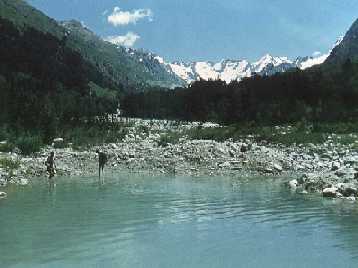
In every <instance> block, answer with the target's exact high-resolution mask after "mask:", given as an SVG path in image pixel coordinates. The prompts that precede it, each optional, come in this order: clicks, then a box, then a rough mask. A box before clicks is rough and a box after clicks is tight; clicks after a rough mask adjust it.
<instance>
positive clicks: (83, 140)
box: [61, 123, 128, 149]
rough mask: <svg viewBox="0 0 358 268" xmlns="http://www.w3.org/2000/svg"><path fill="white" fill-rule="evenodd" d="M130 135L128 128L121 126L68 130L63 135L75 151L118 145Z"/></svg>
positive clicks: (97, 126) (84, 127)
mask: <svg viewBox="0 0 358 268" xmlns="http://www.w3.org/2000/svg"><path fill="white" fill-rule="evenodd" d="M127 134H128V130H127V128H126V127H125V126H124V125H122V124H120V123H117V124H113V125H103V126H99V125H92V126H80V127H76V128H73V129H67V130H65V131H64V132H63V134H62V135H61V136H62V137H63V138H64V139H65V141H66V142H69V143H72V147H73V148H75V149H82V148H87V147H90V146H93V145H99V144H103V143H116V142H120V141H122V140H123V139H124V137H125V136H126V135H127Z"/></svg>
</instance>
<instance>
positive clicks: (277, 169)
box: [273, 164, 283, 172]
mask: <svg viewBox="0 0 358 268" xmlns="http://www.w3.org/2000/svg"><path fill="white" fill-rule="evenodd" d="M273 168H274V169H275V170H276V171H278V172H282V170H283V169H282V167H281V166H280V165H279V164H274V165H273Z"/></svg>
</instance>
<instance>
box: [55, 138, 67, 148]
mask: <svg viewBox="0 0 358 268" xmlns="http://www.w3.org/2000/svg"><path fill="white" fill-rule="evenodd" d="M53 146H54V147H55V148H63V147H65V141H64V139H63V138H55V139H53Z"/></svg>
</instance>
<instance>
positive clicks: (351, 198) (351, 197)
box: [346, 196, 356, 201]
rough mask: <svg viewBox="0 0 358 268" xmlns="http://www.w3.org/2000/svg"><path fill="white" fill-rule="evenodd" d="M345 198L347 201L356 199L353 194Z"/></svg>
mask: <svg viewBox="0 0 358 268" xmlns="http://www.w3.org/2000/svg"><path fill="white" fill-rule="evenodd" d="M346 200H348V201H356V198H355V197H354V196H349V197H346Z"/></svg>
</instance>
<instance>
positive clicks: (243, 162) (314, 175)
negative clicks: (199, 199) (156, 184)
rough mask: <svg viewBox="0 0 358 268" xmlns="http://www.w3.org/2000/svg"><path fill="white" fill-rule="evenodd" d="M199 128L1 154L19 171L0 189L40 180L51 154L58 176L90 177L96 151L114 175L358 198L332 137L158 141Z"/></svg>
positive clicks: (147, 129)
mask: <svg viewBox="0 0 358 268" xmlns="http://www.w3.org/2000/svg"><path fill="white" fill-rule="evenodd" d="M143 126H144V127H143ZM198 126H199V123H182V124H173V122H170V121H160V120H151V121H149V120H139V119H138V120H135V121H134V122H133V124H132V125H131V126H129V127H128V129H127V133H128V134H127V135H126V136H125V138H124V139H123V140H122V141H121V142H119V143H109V144H105V145H103V146H94V147H92V148H90V149H87V150H81V151H78V150H73V149H72V148H71V147H70V146H65V148H57V149H55V148H54V147H53V146H49V147H47V148H44V149H43V150H42V152H40V153H38V154H36V155H34V156H32V157H22V156H20V155H17V154H14V153H8V154H5V153H2V154H0V158H7V159H10V160H11V161H17V163H18V167H17V168H16V169H12V170H6V169H4V168H0V187H1V186H2V187H6V186H7V185H9V184H18V185H26V184H28V183H31V182H32V181H33V180H36V179H37V178H45V177H46V169H45V166H44V162H45V160H46V157H47V155H48V154H49V152H50V151H54V152H55V154H56V165H57V175H63V176H84V175H95V174H97V155H96V153H95V151H96V149H100V150H102V151H105V152H106V153H107V154H108V155H109V161H108V166H107V169H110V170H111V171H113V172H116V171H123V170H126V171H130V172H139V171H147V172H152V173H167V174H172V175H174V174H175V175H188V176H232V177H241V176H244V175H263V176H280V177H282V176H286V177H287V178H288V179H287V181H288V182H287V185H288V186H289V187H290V188H291V189H292V190H294V191H297V192H299V193H309V192H318V193H322V195H323V196H326V197H333V198H336V197H337V198H339V197H340V198H347V199H349V200H355V199H356V198H357V197H358V190H357V189H358V152H357V150H353V149H351V147H350V146H349V145H342V144H339V143H336V142H334V140H335V139H333V136H334V135H332V136H330V137H328V140H327V141H326V142H325V143H323V144H318V145H315V144H306V145H294V146H289V147H288V146H284V145H280V144H270V143H268V142H266V141H260V142H256V141H255V139H254V137H253V136H247V137H244V138H242V139H240V140H236V141H233V140H227V141H225V142H217V141H213V140H191V139H189V138H188V137H186V136H185V135H184V136H181V137H180V138H179V139H178V141H177V142H175V143H165V142H163V139H162V137H163V135H167V134H168V133H169V132H170V133H177V134H178V133H184V131H185V130H188V129H192V128H196V127H198ZM212 127H218V125H215V124H211V123H206V124H200V128H212ZM357 140H358V139H357ZM59 141H62V140H61V139H57V140H56V141H55V142H59ZM55 147H56V146H55ZM290 178H291V180H290ZM0 189H1V188H0Z"/></svg>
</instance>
